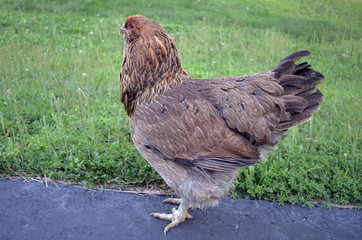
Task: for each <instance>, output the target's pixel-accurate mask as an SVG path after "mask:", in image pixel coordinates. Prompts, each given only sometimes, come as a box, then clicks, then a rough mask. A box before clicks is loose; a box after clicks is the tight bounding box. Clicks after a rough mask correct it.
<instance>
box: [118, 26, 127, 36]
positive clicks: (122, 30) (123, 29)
mask: <svg viewBox="0 0 362 240" xmlns="http://www.w3.org/2000/svg"><path fill="white" fill-rule="evenodd" d="M125 31H126V28H125V27H124V24H123V25H122V27H121V28H120V29H119V34H123V33H125Z"/></svg>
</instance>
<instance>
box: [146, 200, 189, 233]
mask: <svg viewBox="0 0 362 240" xmlns="http://www.w3.org/2000/svg"><path fill="white" fill-rule="evenodd" d="M163 202H168V203H173V204H180V206H179V207H178V209H176V208H173V209H172V213H170V214H167V213H151V214H150V215H151V216H153V217H156V218H160V219H163V220H167V221H171V223H170V224H168V225H167V226H166V227H165V229H164V230H163V233H164V234H165V235H166V233H167V231H168V230H170V229H171V228H174V227H176V226H177V225H179V224H180V223H182V222H184V221H185V220H186V219H190V218H192V216H191V215H190V214H189V213H188V209H189V207H188V203H187V202H186V201H185V200H183V199H173V198H167V199H165V200H164V201H163Z"/></svg>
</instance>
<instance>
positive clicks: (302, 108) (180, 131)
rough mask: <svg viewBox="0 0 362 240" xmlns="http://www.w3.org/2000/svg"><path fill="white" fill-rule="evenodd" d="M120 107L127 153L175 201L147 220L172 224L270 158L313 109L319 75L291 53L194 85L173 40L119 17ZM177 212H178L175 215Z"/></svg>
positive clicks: (138, 19)
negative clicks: (133, 153)
mask: <svg viewBox="0 0 362 240" xmlns="http://www.w3.org/2000/svg"><path fill="white" fill-rule="evenodd" d="M121 31H122V32H123V33H124V34H125V37H124V38H125V48H124V57H123V64H122V70H121V78H120V84H121V89H122V90H121V100H122V102H123V104H124V106H125V109H126V111H127V114H128V115H129V117H130V125H131V135H132V139H133V142H134V144H135V146H136V147H137V149H138V151H139V152H140V153H141V154H142V156H144V158H145V159H146V160H147V161H148V162H149V163H150V164H151V165H152V166H153V167H154V168H155V169H156V171H157V172H158V173H159V174H160V175H161V176H162V178H163V179H164V180H165V181H166V183H167V184H168V185H169V186H170V187H171V188H172V189H174V191H175V192H176V194H177V195H179V196H180V197H181V201H180V203H181V205H180V208H179V209H178V210H174V211H173V213H172V214H168V215H167V214H166V215H160V214H158V213H157V214H153V216H156V217H159V218H162V219H165V220H170V221H171V222H172V223H171V224H170V225H169V226H168V227H166V228H165V233H166V232H167V231H168V229H169V228H171V227H174V226H176V225H178V224H179V223H180V222H182V221H184V220H185V219H186V218H190V217H191V216H189V215H188V213H187V209H188V208H191V207H192V208H205V207H209V206H215V205H216V204H217V203H218V200H219V199H220V198H221V197H222V196H223V195H225V194H227V193H228V192H229V190H230V187H231V186H232V183H233V180H234V178H235V176H236V174H237V170H238V169H239V168H240V167H246V166H250V165H252V164H254V163H255V162H256V161H257V160H258V159H260V158H261V157H262V155H264V153H265V152H268V151H271V150H272V149H273V146H274V145H275V144H276V143H278V142H279V141H280V140H281V139H282V138H283V137H284V136H285V133H286V131H287V129H288V128H289V127H292V126H294V125H297V124H299V123H301V122H305V121H307V120H308V119H310V117H311V116H312V114H313V113H314V112H316V111H317V110H318V109H319V103H320V102H321V101H322V94H321V93H320V92H319V91H318V90H317V89H316V88H315V85H316V84H318V83H320V82H321V81H322V79H323V75H321V74H320V73H318V72H316V71H314V70H313V69H311V68H310V66H309V65H308V64H307V63H302V64H299V65H297V64H296V63H295V62H296V61H297V60H299V59H300V58H301V57H304V56H307V55H309V52H308V51H306V50H302V51H298V52H295V53H293V54H291V55H289V56H288V57H286V58H285V59H283V60H282V61H281V62H280V63H279V64H278V65H277V66H276V67H275V68H273V69H272V70H270V71H266V72H264V73H259V74H252V75H247V76H237V77H223V78H215V79H195V78H192V77H190V76H188V75H187V73H186V72H185V71H184V70H183V69H182V67H181V60H180V57H179V55H178V52H177V49H176V46H175V43H174V41H173V40H172V39H171V38H170V37H169V36H168V35H167V33H166V32H165V31H164V29H163V28H162V27H161V26H160V25H158V24H157V23H156V22H154V21H152V20H150V19H148V18H146V17H144V16H142V15H135V16H130V17H128V18H127V20H126V23H125V24H124V25H123V26H122V28H121ZM180 209H181V210H180Z"/></svg>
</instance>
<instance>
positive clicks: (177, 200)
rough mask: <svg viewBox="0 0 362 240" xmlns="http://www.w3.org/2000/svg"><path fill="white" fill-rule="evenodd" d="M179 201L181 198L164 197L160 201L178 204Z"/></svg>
mask: <svg viewBox="0 0 362 240" xmlns="http://www.w3.org/2000/svg"><path fill="white" fill-rule="evenodd" d="M181 201H182V200H181V198H166V199H165V200H163V201H162V203H171V204H175V205H180V204H181Z"/></svg>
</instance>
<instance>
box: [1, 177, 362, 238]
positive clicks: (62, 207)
mask: <svg viewBox="0 0 362 240" xmlns="http://www.w3.org/2000/svg"><path fill="white" fill-rule="evenodd" d="M57 185H58V186H59V187H57V186H55V184H54V183H48V187H46V186H45V185H44V184H41V183H39V182H26V181H23V180H13V179H11V180H9V179H0V239H1V240H8V239H24V240H32V239H36V240H42V239H56V240H58V239H77V240H80V239H87V240H92V239H101V240H112V239H183V240H185V239H186V240H191V239H253V240H258V239H308V240H311V239H318V240H321V239H333V240H334V239H356V240H357V239H358V240H361V239H362V211H360V210H351V209H337V208H332V209H331V210H329V209H326V208H321V207H315V208H313V209H309V208H306V207H301V206H299V205H289V204H286V205H284V206H278V204H276V203H271V202H268V201H253V200H243V199H237V200H235V199H231V198H229V197H224V198H223V199H222V200H221V202H220V206H219V207H216V208H210V209H208V210H206V211H199V210H191V211H190V214H191V215H192V216H193V219H191V220H188V221H186V222H184V223H182V224H181V225H179V226H178V227H177V228H174V229H171V230H170V231H169V232H168V234H167V235H166V236H165V235H163V228H164V227H165V226H166V225H167V224H168V222H166V221H163V220H160V219H156V218H153V217H151V216H149V213H151V212H170V211H171V208H172V207H173V205H169V204H162V203H161V201H162V200H163V199H164V198H165V197H160V196H144V195H136V194H126V193H119V192H111V191H86V190H84V189H82V188H80V187H77V186H73V185H64V184H57Z"/></svg>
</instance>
